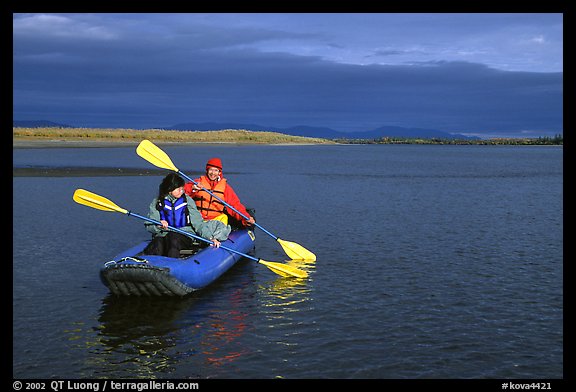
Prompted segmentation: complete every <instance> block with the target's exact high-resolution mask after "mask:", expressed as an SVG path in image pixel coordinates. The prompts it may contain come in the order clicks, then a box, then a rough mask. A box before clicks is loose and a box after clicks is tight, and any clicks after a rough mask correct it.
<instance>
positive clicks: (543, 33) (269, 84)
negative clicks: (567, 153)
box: [13, 13, 563, 136]
mask: <svg viewBox="0 0 576 392" xmlns="http://www.w3.org/2000/svg"><path fill="white" fill-rule="evenodd" d="M562 35H563V16H562V14H552V13H546V14H538V13H530V14H495V13H490V14H455V13H449V14H441V13H426V14H416V13H413V14H387V13H373V14H359V13H352V14H346V13H330V14H318V13H315V14H308V13H297V14H285V13H273V14H246V13H242V14H222V13H220V14H183V13H182V14H165V13H161V14H154V13H139V14H15V15H14V16H13V47H14V51H13V66H14V70H13V81H14V85H13V98H14V107H13V117H14V119H15V120H50V121H55V122H60V123H66V124H70V125H74V126H82V127H113V128H121V127H124V128H152V127H168V126H171V125H174V124H177V123H184V122H237V123H252V124H259V125H264V126H274V127H291V126H297V125H308V126H325V127H330V128H333V129H335V130H339V131H349V132H354V131H367V130H372V129H375V128H378V127H381V126H385V125H394V126H402V127H419V128H429V129H439V130H445V131H449V132H458V133H466V134H478V135H484V136H513V135H517V136H542V135H554V134H556V133H562V132H563V118H562V110H563V103H562V94H563V39H562Z"/></svg>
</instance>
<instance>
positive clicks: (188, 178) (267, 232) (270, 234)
mask: <svg viewBox="0 0 576 392" xmlns="http://www.w3.org/2000/svg"><path fill="white" fill-rule="evenodd" d="M178 174H180V175H181V176H182V177H184V178H185V179H187V180H188V181H191V182H192V183H193V184H194V185H197V186H199V187H201V188H202V190H203V191H204V192H207V193H208V194H210V195H211V196H212V197H214V198H215V199H216V200H218V201H219V202H220V203H222V204H224V205H225V206H226V207H229V208H230V209H232V210H234V211H236V212H237V213H238V214H239V215H240V216H241V217H242V218H244V219H246V220H250V218H248V217H247V216H246V215H244V214H243V213H241V212H240V211H238V210H237V209H236V208H234V207H232V206H231V205H230V204H228V203H226V202H225V201H224V200H222V199H221V198H219V197H218V196H216V195H215V194H214V193H212V192H210V191H209V190H208V189H206V188H204V187H203V186H201V185H200V184H198V183H197V182H196V181H194V180H193V179H191V178H190V177H188V176H187V175H186V174H184V173H182V172H181V171H180V170H178ZM254 226H256V227H257V228H259V229H260V230H262V231H263V232H264V233H266V234H268V235H269V236H270V237H272V238H274V239H275V240H278V237H276V236H275V235H274V234H272V233H270V232H269V231H268V230H266V229H265V228H263V227H262V226H260V225H259V224H258V223H256V222H254Z"/></svg>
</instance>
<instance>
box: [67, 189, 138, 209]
mask: <svg viewBox="0 0 576 392" xmlns="http://www.w3.org/2000/svg"><path fill="white" fill-rule="evenodd" d="M72 199H74V201H75V202H76V203H78V204H84V205H85V206H88V207H92V208H96V209H97V210H103V211H113V212H121V213H123V214H127V213H128V210H125V209H124V208H121V207H118V206H117V205H116V204H114V203H113V202H111V201H110V200H108V199H106V198H105V197H102V196H100V195H97V194H95V193H92V192H89V191H87V190H84V189H76V191H75V192H74V196H73V197H72Z"/></svg>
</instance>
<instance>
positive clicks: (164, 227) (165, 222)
mask: <svg viewBox="0 0 576 392" xmlns="http://www.w3.org/2000/svg"><path fill="white" fill-rule="evenodd" d="M160 223H162V228H163V229H164V230H167V229H168V222H167V221H165V220H161V221H160Z"/></svg>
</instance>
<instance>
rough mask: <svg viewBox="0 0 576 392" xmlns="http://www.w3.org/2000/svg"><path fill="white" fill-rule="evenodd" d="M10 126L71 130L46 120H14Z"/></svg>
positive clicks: (63, 125)
mask: <svg viewBox="0 0 576 392" xmlns="http://www.w3.org/2000/svg"><path fill="white" fill-rule="evenodd" d="M12 126H13V127H16V128H73V127H72V126H71V125H66V124H58V123H55V122H53V121H47V120H14V121H12Z"/></svg>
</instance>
